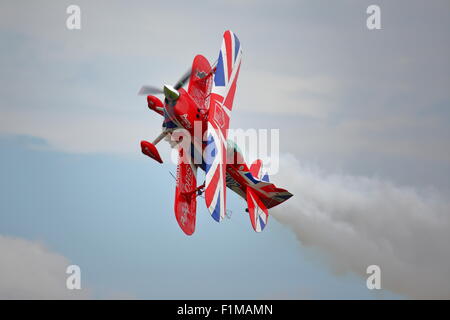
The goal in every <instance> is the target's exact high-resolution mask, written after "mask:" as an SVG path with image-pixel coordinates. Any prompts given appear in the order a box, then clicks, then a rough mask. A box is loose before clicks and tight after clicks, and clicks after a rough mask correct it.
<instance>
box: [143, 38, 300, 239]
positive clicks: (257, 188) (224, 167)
mask: <svg viewBox="0 0 450 320" xmlns="http://www.w3.org/2000/svg"><path fill="white" fill-rule="evenodd" d="M241 59H242V47H241V44H240V42H239V39H238V37H237V36H236V35H235V34H234V33H233V32H231V31H229V30H228V31H225V33H224V35H223V42H222V47H221V49H220V52H219V58H218V59H217V62H216V63H214V64H213V65H212V66H211V65H210V63H209V62H208V60H207V59H206V58H205V57H204V56H202V55H197V56H196V57H195V58H194V61H193V63H192V68H191V69H190V70H189V71H188V72H187V73H186V74H185V75H184V76H183V77H182V78H181V79H180V80H179V81H178V82H177V83H176V84H175V85H174V86H171V85H167V84H166V85H164V87H163V88H162V89H161V88H158V87H153V86H143V87H142V88H141V90H140V91H139V94H142V95H147V104H148V107H149V108H150V109H151V110H153V111H155V112H156V113H158V114H160V115H162V116H163V117H164V122H163V131H162V133H161V134H160V135H159V136H158V137H157V138H156V139H155V140H154V141H153V142H152V143H150V142H148V141H141V149H142V152H143V153H144V154H145V155H147V156H149V157H151V158H152V159H154V160H156V161H157V162H160V163H162V162H163V160H162V159H161V156H160V155H159V152H158V150H157V148H156V144H157V143H158V142H160V141H161V140H162V139H163V138H165V137H167V136H170V138H171V139H169V140H170V142H171V144H172V146H174V147H177V148H178V154H179V157H178V165H177V176H176V189H175V207H174V209H175V217H176V220H177V222H178V224H179V225H180V227H181V229H182V230H183V231H184V232H185V233H186V234H187V235H191V234H193V233H194V231H195V220H196V208H197V196H199V195H202V194H204V197H205V203H206V207H207V208H208V210H209V212H210V213H211V216H212V217H213V218H214V220H216V221H218V222H220V221H221V220H222V219H223V218H224V217H225V216H226V212H227V209H226V191H227V187H228V188H229V189H230V190H232V191H234V192H235V193H237V194H238V195H239V196H241V197H242V198H243V199H244V200H246V201H247V209H246V211H247V212H248V213H249V216H250V221H251V224H252V226H253V229H254V230H255V231H256V232H260V231H262V230H263V229H264V227H265V226H266V225H267V220H268V216H269V214H268V209H270V208H272V207H274V206H276V205H279V204H281V203H282V202H284V201H286V200H287V199H289V198H290V197H292V194H291V193H289V192H288V191H287V190H285V189H280V188H277V187H276V186H275V185H274V184H272V183H270V182H269V177H268V175H267V174H265V173H264V172H263V168H262V167H263V166H262V161H261V160H256V161H255V162H254V163H253V164H252V165H251V166H250V168H249V167H248V166H247V165H246V163H245V161H244V158H243V155H242V154H241V152H240V151H239V149H238V147H237V146H236V145H235V144H234V142H232V141H229V140H227V133H228V128H229V123H230V116H231V110H232V107H233V100H234V95H235V92H236V87H237V79H238V77H239V71H240V67H241ZM187 82H189V85H188V89H187V91H186V90H185V89H183V86H184V85H185V84H186V83H187ZM155 94H164V102H162V101H161V100H160V99H159V98H157V97H156V96H154V95H155ZM196 128H201V129H200V131H201V132H200V133H201V134H199V132H197V131H196V130H195V129H196ZM177 129H184V130H185V131H186V132H187V133H188V134H189V137H190V138H191V140H190V143H189V148H188V150H186V148H185V147H181V146H182V145H183V143H179V142H180V141H181V140H180V141H173V137H174V136H175V132H177V131H176V130H177ZM177 142H178V143H177ZM198 168H200V169H202V170H204V171H205V182H204V183H203V184H202V185H200V186H197V169H198Z"/></svg>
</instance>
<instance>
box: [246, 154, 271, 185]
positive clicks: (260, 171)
mask: <svg viewBox="0 0 450 320" xmlns="http://www.w3.org/2000/svg"><path fill="white" fill-rule="evenodd" d="M250 173H251V174H252V176H253V177H254V178H256V179H258V180H261V181H265V182H270V181H269V175H268V174H267V172H266V170H264V168H263V166H262V161H261V160H260V159H258V160H255V161H254V162H253V163H252V164H251V166H250Z"/></svg>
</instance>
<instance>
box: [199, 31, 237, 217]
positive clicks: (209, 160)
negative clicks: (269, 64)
mask: <svg viewBox="0 0 450 320" xmlns="http://www.w3.org/2000/svg"><path fill="white" fill-rule="evenodd" d="M241 58H242V48H241V45H240V43H239V39H238V38H237V37H236V35H235V34H233V32H231V31H225V33H224V35H223V42H222V48H221V49H220V53H219V59H218V60H217V67H216V71H215V72H214V75H213V84H212V88H211V96H210V102H209V117H208V137H207V141H208V149H207V153H206V155H205V156H206V159H205V161H206V178H205V201H206V207H208V209H209V212H210V213H211V215H212V217H213V218H214V220H216V221H220V220H222V219H223V218H224V217H225V212H226V179H225V176H226V149H227V142H226V141H227V133H228V127H229V124H230V114H231V109H232V108H233V100H234V93H235V92H236V83H237V79H238V76H239V70H240V68H241Z"/></svg>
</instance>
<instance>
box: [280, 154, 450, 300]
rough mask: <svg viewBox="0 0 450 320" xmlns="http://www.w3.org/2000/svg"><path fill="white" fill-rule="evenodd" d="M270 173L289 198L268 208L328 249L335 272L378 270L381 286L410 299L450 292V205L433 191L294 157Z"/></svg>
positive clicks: (304, 236) (300, 234) (308, 240)
mask: <svg viewBox="0 0 450 320" xmlns="http://www.w3.org/2000/svg"><path fill="white" fill-rule="evenodd" d="M282 163H283V164H284V165H283V166H282V168H281V171H280V173H279V174H278V175H277V176H276V177H275V178H276V180H277V181H278V182H279V185H280V186H283V187H286V188H287V189H288V190H289V191H290V192H292V193H293V194H294V197H293V198H291V199H290V200H289V201H287V202H286V203H285V204H283V205H282V206H280V207H277V208H275V209H274V210H272V215H273V216H274V217H275V218H276V219H277V220H278V221H280V222H281V223H283V224H285V225H287V226H289V227H290V228H291V229H292V230H293V231H294V232H295V234H296V236H297V238H298V239H299V241H300V242H301V243H302V244H304V245H306V246H311V247H314V248H317V249H319V250H320V251H321V252H323V253H325V254H326V257H328V259H329V261H330V262H331V264H332V266H333V268H334V270H335V271H336V272H337V273H343V272H354V273H356V274H359V275H361V276H362V277H367V275H366V268H367V266H369V265H372V264H376V265H379V266H380V268H381V282H382V288H384V289H388V290H391V291H393V292H395V293H399V294H402V295H405V296H408V297H412V298H426V299H430V298H446V299H448V298H450V285H449V282H448V281H447V279H449V278H450V251H449V250H448V244H449V243H450V204H449V202H448V200H447V199H444V198H442V197H440V195H439V194H438V193H437V192H436V191H433V190H426V191H418V190H415V189H413V188H408V187H399V186H396V185H394V184H393V183H391V182H389V181H383V180H380V179H377V178H367V177H362V176H359V177H358V176H350V175H345V174H325V173H324V172H321V171H320V170H319V169H318V168H311V167H305V166H302V165H301V164H300V163H299V162H297V161H296V160H295V158H293V157H292V156H287V157H285V158H284V159H283V160H282Z"/></svg>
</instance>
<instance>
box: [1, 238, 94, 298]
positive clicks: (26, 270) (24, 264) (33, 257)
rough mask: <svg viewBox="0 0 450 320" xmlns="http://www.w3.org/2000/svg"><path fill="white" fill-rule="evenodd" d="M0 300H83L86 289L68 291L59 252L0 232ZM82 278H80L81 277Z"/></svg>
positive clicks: (65, 263)
mask: <svg viewBox="0 0 450 320" xmlns="http://www.w3.org/2000/svg"><path fill="white" fill-rule="evenodd" d="M0 256H1V259H0V299H86V298H89V297H90V291H89V289H88V288H84V287H83V286H84V285H83V282H82V289H81V290H68V289H67V288H66V279H67V277H68V276H69V275H68V274H66V268H67V267H68V266H69V265H71V263H70V262H69V260H68V259H67V258H65V257H64V256H62V255H59V254H57V253H54V252H52V251H50V250H49V249H47V248H46V247H45V246H44V245H42V244H40V243H38V242H33V241H29V240H25V239H21V238H13V237H9V236H2V235H0ZM82 279H83V278H82Z"/></svg>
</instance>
